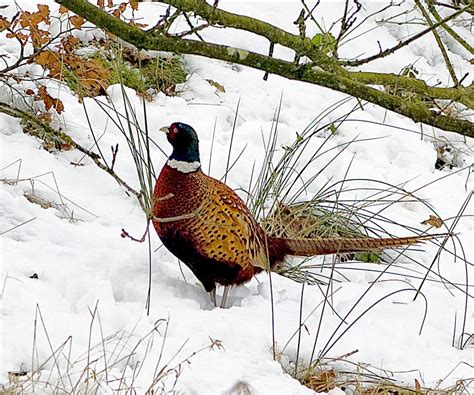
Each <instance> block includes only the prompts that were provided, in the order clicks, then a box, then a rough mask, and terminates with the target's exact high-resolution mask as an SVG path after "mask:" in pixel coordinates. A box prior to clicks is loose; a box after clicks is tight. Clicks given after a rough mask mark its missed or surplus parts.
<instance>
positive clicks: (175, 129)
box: [170, 125, 179, 133]
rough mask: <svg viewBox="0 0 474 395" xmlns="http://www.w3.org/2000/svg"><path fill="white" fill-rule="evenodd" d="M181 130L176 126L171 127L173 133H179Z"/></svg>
mask: <svg viewBox="0 0 474 395" xmlns="http://www.w3.org/2000/svg"><path fill="white" fill-rule="evenodd" d="M178 131H179V129H178V127H177V126H176V125H171V126H170V132H171V133H178Z"/></svg>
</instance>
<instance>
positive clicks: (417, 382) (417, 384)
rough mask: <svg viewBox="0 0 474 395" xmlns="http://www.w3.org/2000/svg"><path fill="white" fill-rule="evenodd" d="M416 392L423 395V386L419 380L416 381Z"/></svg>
mask: <svg viewBox="0 0 474 395" xmlns="http://www.w3.org/2000/svg"><path fill="white" fill-rule="evenodd" d="M415 391H416V393H417V395H418V394H421V385H420V382H419V381H418V380H417V379H415Z"/></svg>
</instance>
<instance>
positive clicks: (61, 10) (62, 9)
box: [59, 5, 69, 14]
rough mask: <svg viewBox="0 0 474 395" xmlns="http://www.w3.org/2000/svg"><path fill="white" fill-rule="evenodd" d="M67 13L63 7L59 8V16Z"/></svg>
mask: <svg viewBox="0 0 474 395" xmlns="http://www.w3.org/2000/svg"><path fill="white" fill-rule="evenodd" d="M68 12H69V10H68V9H67V8H66V7H64V6H63V5H61V6H59V13H60V14H67V13H68Z"/></svg>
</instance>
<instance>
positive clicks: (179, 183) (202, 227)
mask: <svg viewBox="0 0 474 395" xmlns="http://www.w3.org/2000/svg"><path fill="white" fill-rule="evenodd" d="M166 130H167V131H168V140H169V141H170V143H171V144H172V145H173V148H174V151H173V154H172V156H171V157H170V160H169V161H168V163H167V164H166V165H165V166H164V167H163V169H162V170H161V173H160V175H159V177H158V180H157V182H156V185H155V190H154V201H153V217H154V218H153V225H154V227H155V229H156V232H157V233H158V236H159V237H160V239H161V240H162V242H163V244H164V245H165V246H166V247H167V248H168V249H169V250H170V251H171V252H172V253H173V254H174V255H175V256H176V257H178V258H179V259H180V260H181V261H182V262H184V263H185V264H186V265H187V266H188V267H189V268H190V269H191V270H192V271H193V273H194V274H195V275H196V277H197V278H198V279H199V280H200V281H201V282H202V284H203V285H204V288H205V289H206V291H208V292H212V291H214V290H215V286H216V284H221V285H225V286H229V285H239V284H242V283H245V282H247V281H249V280H250V279H251V278H252V277H253V276H254V275H255V274H257V273H259V272H261V271H262V270H264V269H265V270H270V269H271V268H273V267H275V266H276V265H277V264H278V263H280V262H282V261H283V260H284V259H285V257H286V256H291V255H293V256H313V255H324V254H333V253H344V252H354V251H367V250H378V249H382V248H390V247H397V246H402V245H410V244H415V243H418V242H420V241H421V240H423V239H429V238H431V236H426V237H404V238H389V239H372V238H362V239H358V238H348V239H344V238H315V239H287V238H277V237H272V236H267V235H265V232H264V231H263V229H262V228H261V226H260V225H259V224H258V223H257V221H256V220H255V218H254V217H253V216H252V214H251V213H250V211H249V209H248V208H247V207H246V205H245V203H244V202H243V201H242V199H240V198H239V196H238V195H237V194H236V193H235V192H234V191H233V190H232V189H230V188H229V187H228V186H227V185H225V184H224V183H222V182H220V181H218V180H216V179H214V178H212V177H209V176H207V175H205V174H204V173H203V172H202V171H201V169H200V166H199V151H198V148H197V136H196V134H195V132H194V130H193V129H192V128H191V127H189V126H188V125H185V124H180V123H177V124H172V125H171V126H170V128H169V129H168V128H166ZM180 133H181V134H180ZM193 138H195V141H194V140H193V141H192V144H193V147H191V148H192V149H191V148H190V147H189V146H188V145H187V144H188V143H189V142H187V140H188V139H193ZM189 144H191V143H189ZM183 147H184V148H183Z"/></svg>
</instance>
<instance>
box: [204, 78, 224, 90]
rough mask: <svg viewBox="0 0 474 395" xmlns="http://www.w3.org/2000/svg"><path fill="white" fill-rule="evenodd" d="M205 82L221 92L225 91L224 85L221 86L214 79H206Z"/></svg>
mask: <svg viewBox="0 0 474 395" xmlns="http://www.w3.org/2000/svg"><path fill="white" fill-rule="evenodd" d="M206 81H207V82H209V85H212V86H213V87H214V88H216V89H217V90H218V91H220V92H222V93H225V88H224V86H222V85H221V84H219V83H218V82H216V81H214V80H206Z"/></svg>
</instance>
